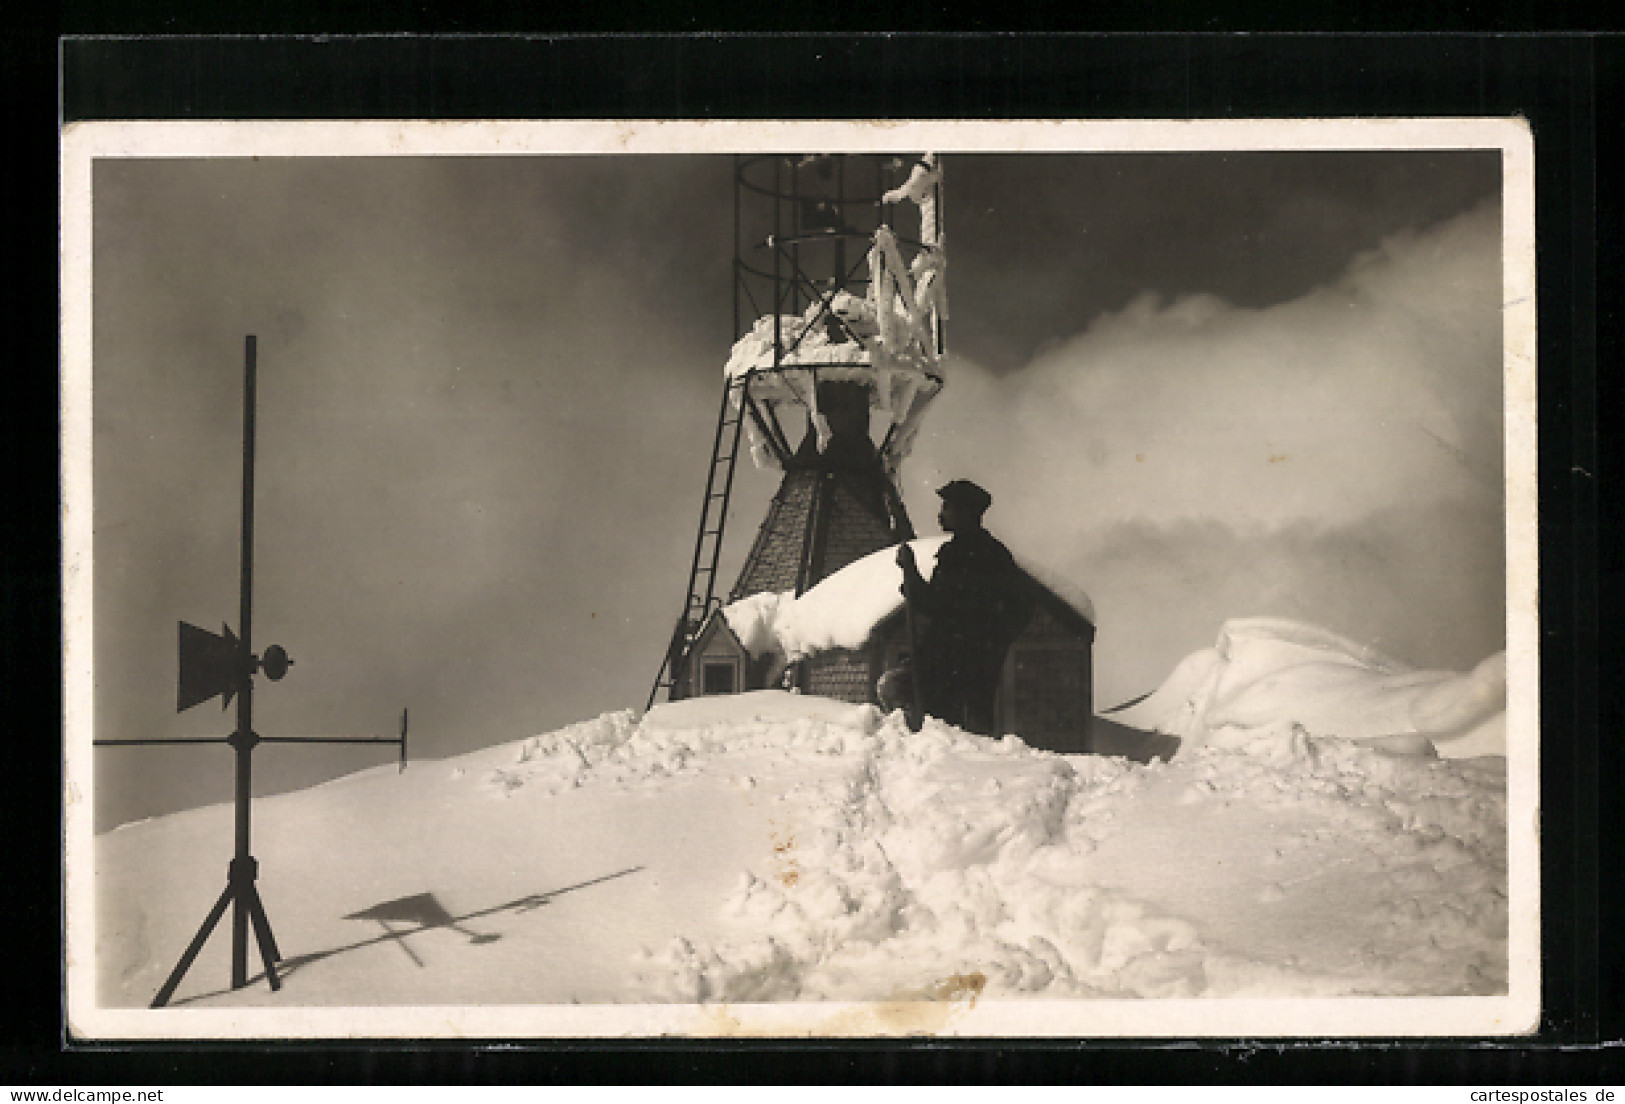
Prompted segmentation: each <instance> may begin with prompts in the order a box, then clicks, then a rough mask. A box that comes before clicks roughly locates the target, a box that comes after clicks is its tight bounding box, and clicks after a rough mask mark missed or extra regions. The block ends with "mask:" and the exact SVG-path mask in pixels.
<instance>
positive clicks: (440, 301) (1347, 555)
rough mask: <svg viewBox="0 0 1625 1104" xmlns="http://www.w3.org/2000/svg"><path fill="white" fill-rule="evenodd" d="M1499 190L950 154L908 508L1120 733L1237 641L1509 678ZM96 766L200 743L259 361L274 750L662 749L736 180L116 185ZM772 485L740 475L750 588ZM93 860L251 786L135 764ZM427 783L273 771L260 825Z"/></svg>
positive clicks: (1392, 171)
mask: <svg viewBox="0 0 1625 1104" xmlns="http://www.w3.org/2000/svg"><path fill="white" fill-rule="evenodd" d="M1498 164H1499V159H1498V154H1496V153H1494V152H1487V153H1464V152H1445V153H1434V152H1413V153H1369V152H1362V153H1346V154H1331V153H1243V154H1192V155H1170V154H1162V155H1131V154H1108V155H1099V154H1097V155H1087V156H1085V155H1078V156H1072V155H1053V154H1044V155H1003V156H948V157H945V158H944V168H945V174H946V201H945V227H946V232H947V243H948V254H949V258H950V266H949V270H948V286H949V298H950V304H951V310H952V316H951V319H950V321H949V323H948V343H949V349H950V352H951V353H952V354H953V356H954V361H953V364H952V368H951V374H950V377H949V383H948V386H947V388H946V390H945V391H944V392H943V394H942V396H941V397H940V398H939V399H938V401H937V402H936V404H935V405H934V406H933V408H932V411H931V414H930V415H929V416H928V418H927V421H926V425H925V429H924V430H923V432H922V434H921V439H920V443H919V445H918V447H917V450H916V453H915V455H914V457H913V458H912V459H911V460H910V461H909V462H908V463H907V464H906V465H905V466H904V469H903V484H904V493H905V496H906V498H907V501H908V503H909V507H910V511H911V513H912V515H913V518H914V521H915V524H916V526H917V527H918V528H919V529H920V530H921V531H922V532H930V531H933V530H934V528H935V524H934V518H935V498H934V496H933V495H932V493H931V491H932V488H933V487H935V486H937V485H939V484H940V483H941V482H942V481H944V480H946V479H948V478H952V477H955V476H967V477H969V478H972V479H975V480H977V481H978V482H980V483H982V484H983V485H984V486H986V487H988V488H989V489H990V490H991V491H992V492H993V493H994V496H995V503H994V506H993V509H992V511H991V512H990V513H989V515H988V518H987V521H988V524H989V526H990V528H992V529H994V531H995V532H997V533H998V534H999V535H1001V536H1002V537H1003V538H1004V539H1005V540H1006V541H1007V543H1009V544H1010V545H1011V547H1012V548H1013V549H1014V550H1015V551H1016V552H1017V554H1018V555H1021V556H1023V557H1024V558H1026V559H1028V560H1031V561H1033V562H1034V563H1035V564H1037V565H1039V566H1040V567H1042V568H1044V569H1045V570H1047V571H1049V572H1051V573H1054V574H1062V575H1065V576H1067V577H1068V578H1069V580H1070V581H1071V582H1072V583H1073V584H1074V585H1076V586H1079V587H1081V588H1082V589H1084V590H1086V591H1088V592H1089V593H1090V594H1091V595H1092V597H1093V599H1094V602H1095V605H1096V607H1097V611H1098V621H1099V625H1098V632H1099V635H1098V638H1097V644H1096V699H1097V702H1099V703H1100V704H1101V705H1102V706H1109V705H1113V704H1116V703H1117V702H1119V701H1121V700H1124V699H1126V698H1129V697H1132V696H1135V695H1137V694H1139V693H1143V692H1144V691H1146V690H1149V689H1151V688H1152V687H1154V686H1155V685H1156V684H1157V683H1158V682H1159V681H1160V680H1161V678H1162V677H1163V676H1164V675H1166V674H1167V673H1168V671H1169V670H1170V669H1171V667H1172V666H1173V664H1174V663H1175V662H1177V661H1178V660H1179V659H1180V658H1181V657H1183V656H1184V655H1185V654H1186V653H1188V652H1189V651H1191V650H1193V649H1195V648H1199V647H1203V646H1206V645H1208V644H1210V643H1212V641H1213V638H1214V636H1215V634H1216V632H1217V630H1218V627H1219V624H1220V623H1221V622H1222V621H1224V620H1225V619H1226V618H1230V617H1241V616H1257V615H1280V616H1291V617H1298V618H1303V619H1306V620H1311V621H1315V622H1317V623H1319V624H1322V625H1325V626H1326V627H1328V628H1331V629H1334V630H1336V631H1339V632H1343V633H1345V634H1347V635H1350V636H1352V637H1354V638H1356V639H1358V640H1361V641H1363V642H1367V643H1373V644H1376V645H1377V646H1379V647H1382V648H1385V649H1387V650H1389V651H1390V652H1392V653H1393V654H1395V655H1396V656H1397V657H1399V658H1401V659H1403V660H1406V661H1408V662H1411V663H1415V664H1418V665H1422V666H1440V667H1456V668H1460V667H1465V666H1469V665H1471V664H1473V663H1475V662H1477V661H1478V660H1479V659H1482V658H1483V657H1484V656H1486V655H1488V654H1490V653H1491V652H1494V651H1496V650H1498V649H1500V648H1501V647H1503V637H1502V624H1503V603H1502V591H1503V563H1502V556H1501V535H1500V528H1501V517H1502V515H1501V500H1502V481H1501V455H1500V430H1501V422H1500V410H1501V340H1500V332H1501V318H1500V310H1499V302H1500V288H1501V283H1500V232H1499V225H1500V223H1499V219H1500V207H1499V200H1498V196H1499V189H1500V174H1499V168H1498ZM93 188H94V200H93V203H94V208H93V209H94V234H95V239H94V259H93V263H94V284H93V293H94V325H95V330H94V387H95V406H94V420H95V458H94V479H95V531H96V544H95V611H96V619H95V633H96V636H95V663H96V687H97V703H96V704H97V713H96V718H97V726H98V727H97V735H98V736H103V737H124V738H129V737H160V736H164V737H168V736H192V735H199V736H201V735H222V734H224V733H225V732H227V731H229V729H230V727H231V724H232V720H233V715H232V714H230V713H227V714H224V715H223V714H222V713H221V710H220V708H219V706H218V705H214V704H205V705H203V706H200V707H198V708H196V709H193V710H191V711H189V712H187V713H184V714H180V715H177V714H176V713H175V675H176V672H175V623H176V621H178V620H186V621H191V622H193V623H195V624H198V625H202V626H204V627H207V628H210V629H212V630H218V628H219V626H220V624H221V622H222V621H225V622H229V623H231V624H232V626H233V627H234V628H235V627H236V620H237V570H238V564H237V552H238V507H239V503H238V495H239V490H240V464H241V453H240V447H241V444H240V434H241V402H242V357H243V338H244V335H246V334H250V333H252V334H256V335H257V336H258V339H259V365H260V366H259V395H260V402H259V426H260V434H259V457H260V460H259V481H258V526H259V528H258V541H257V545H256V603H255V641H254V643H255V646H256V650H263V648H265V647H266V646H268V645H270V644H272V643H280V644H282V645H284V646H285V647H286V648H287V649H288V651H289V652H290V653H291V654H292V655H293V657H294V659H295V664H296V665H295V667H294V668H293V670H292V671H291V672H290V674H289V675H288V677H287V679H286V680H284V681H283V682H281V683H278V684H267V683H263V682H262V683H261V687H262V689H261V690H260V692H259V693H258V694H257V695H256V710H255V722H256V723H255V727H256V729H257V730H258V731H260V732H261V734H263V735H296V734H310V735H315V734H344V733H351V734H364V733H374V734H380V735H387V734H392V733H393V731H394V727H395V725H396V719H397V717H398V715H399V712H400V709H401V708H402V706H410V707H411V710H412V729H413V736H412V740H413V750H414V753H415V754H420V755H423V756H426V757H428V756H434V757H438V756H443V755H449V754H455V753H457V752H460V751H464V750H468V749H470V748H473V747H478V746H484V745H488V744H491V743H496V742H500V741H505V740H512V739H517V738H519V737H522V736H525V735H529V734H532V733H535V732H540V731H545V730H548V729H551V728H555V727H558V726H559V725H561V724H565V723H568V722H571V721H575V720H580V719H584V718H587V717H591V716H595V715H597V714H598V713H600V712H603V711H605V710H610V709H617V708H627V707H641V705H642V704H643V701H644V699H645V697H646V696H647V693H648V688H649V685H650V683H651V682H652V680H653V678H654V675H655V672H656V668H657V667H658V664H659V661H660V658H661V654H662V650H663V648H664V646H665V643H666V641H667V639H668V637H669V634H670V631H671V624H672V621H673V619H674V618H675V616H676V614H677V612H678V610H679V608H680V606H681V603H682V598H683V594H682V591H683V587H684V583H685V581H686V572H687V567H688V558H689V555H690V552H691V550H692V544H693V540H694V529H695V524H696V522H697V519H698V512H699V505H700V498H701V493H702V489H703V484H704V478H705V467H706V462H707V459H708V455H709V449H710V444H711V435H712V431H713V428H714V422H715V417H716V405H717V400H718V396H719V389H720V386H721V381H722V377H721V366H722V364H723V362H724V361H725V360H726V359H727V355H728V349H729V345H730V343H731V341H732V338H733V332H732V308H731V299H730V287H729V272H730V268H729V266H730V259H731V252H732V204H733V196H732V174H731V163H730V161H729V160H728V159H726V158H720V157H676V156H648V157H631V156H623V157H581V158H565V157H512V158H410V159H406V158H401V159H388V158H371V159H360V158H357V159H259V160H207V161H204V160H167V161H103V162H100V163H99V164H98V165H97V167H96V170H95V175H94V181H93ZM776 485H777V479H776V475H775V474H774V473H765V472H756V471H754V470H752V469H750V468H749V467H748V465H742V466H741V469H740V472H739V478H738V484H737V494H736V498H735V508H734V510H733V513H732V515H731V517H730V522H729V526H730V528H729V531H728V541H727V545H728V547H727V552H726V555H725V569H724V574H725V578H724V579H723V580H722V582H723V584H724V585H726V583H727V582H729V581H731V578H732V574H731V573H730V572H729V571H728V566H727V565H737V563H738V561H739V559H740V558H741V557H742V556H743V553H744V548H745V546H748V544H749V541H750V538H751V537H752V536H753V535H754V532H755V529H756V526H757V524H758V523H759V521H760V519H761V516H762V512H763V509H764V506H765V503H766V500H767V498H768V497H769V496H770V495H771V494H772V492H773V490H774V489H775V488H776ZM96 756H97V758H96V780H97V824H98V827H106V826H110V825H112V824H116V823H119V822H122V821H125V820H129V819H132V818H135V817H140V816H147V815H152V814H154V813H157V812H162V811H167V810H171V809H175V808H181V807H186V806H190V805H198V804H206V803H210V802H214V801H223V800H228V799H229V798H230V796H231V755H230V752H229V751H227V750H225V749H224V748H202V749H193V748H179V749H170V748H140V749H124V748H104V749H99V750H98V751H97V752H96ZM385 759H387V753H385V754H381V753H380V752H379V751H378V750H376V749H365V748H363V749H346V748H338V749H335V748H322V747H315V748H291V747H275V746H266V747H263V748H261V749H260V750H259V751H258V752H256V755H255V770H256V778H257V780H258V782H259V785H258V787H257V788H258V789H259V790H260V791H261V792H271V791H274V790H277V789H284V788H288V787H291V786H298V785H307V784H310V783H311V782H314V781H317V780H319V779H322V778H326V777H331V776H333V775H334V774H336V773H341V772H344V771H348V770H353V769H357V768H360V767H363V766H367V765H370V764H373V763H377V762H381V761H384V760H385Z"/></svg>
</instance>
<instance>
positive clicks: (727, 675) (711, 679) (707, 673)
mask: <svg viewBox="0 0 1625 1104" xmlns="http://www.w3.org/2000/svg"><path fill="white" fill-rule="evenodd" d="M737 692H738V691H737V689H736V688H735V685H734V665H733V664H732V663H707V664H706V665H705V668H704V670H703V672H702V673H701V676H700V693H702V694H733V693H737Z"/></svg>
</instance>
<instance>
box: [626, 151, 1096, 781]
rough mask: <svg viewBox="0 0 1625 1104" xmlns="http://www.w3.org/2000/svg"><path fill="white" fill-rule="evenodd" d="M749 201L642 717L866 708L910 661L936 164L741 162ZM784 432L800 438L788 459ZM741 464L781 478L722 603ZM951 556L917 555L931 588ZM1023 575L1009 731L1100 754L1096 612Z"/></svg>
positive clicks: (932, 352) (922, 545) (940, 295)
mask: <svg viewBox="0 0 1625 1104" xmlns="http://www.w3.org/2000/svg"><path fill="white" fill-rule="evenodd" d="M734 187H735V207H734V210H735V221H734V228H735V249H734V321H735V325H734V330H735V337H736V340H735V343H734V347H733V350H732V354H731V356H730V357H729V359H728V361H727V364H726V366H725V368H724V373H723V375H724V386H723V395H722V402H721V408H720V411H719V414H718V420H717V430H716V435H715V438H714V443H713V447H712V455H711V465H710V470H709V473H708V477H707V485H706V492H705V500H704V505H703V508H702V510H701V516H700V524H699V529H698V534H697V536H696V540H695V548H694V556H693V559H692V561H691V565H690V571H689V586H688V595H687V598H686V599H685V602H684V608H683V612H682V614H681V615H680V616H679V617H678V620H677V625H676V627H675V629H674V631H673V634H672V638H671V644H670V647H669V649H668V652H667V656H666V659H665V661H664V663H663V664H662V666H661V670H660V673H659V675H658V676H657V677H656V680H655V685H654V688H653V689H652V690H651V692H650V697H649V701H650V704H652V703H653V702H654V701H655V700H656V698H657V697H658V695H659V694H660V692H661V691H662V690H664V691H666V693H667V695H668V697H669V698H670V699H671V700H676V699H680V698H688V697H699V696H702V695H708V694H733V693H740V692H743V691H746V690H755V689H766V688H774V687H778V688H784V689H793V690H797V691H799V692H802V693H807V694H817V695H821V696H824V697H830V698H836V699H839V700H842V701H850V702H854V703H862V702H873V701H875V700H876V699H875V683H876V681H877V680H878V679H879V677H880V675H881V674H882V673H883V672H884V671H886V670H888V669H890V668H892V667H895V666H897V665H898V663H899V662H901V660H902V659H903V658H904V657H905V655H906V654H907V651H908V631H907V626H906V618H905V613H904V610H903V601H902V594H901V590H900V587H901V583H902V572H901V570H900V569H899V568H898V567H897V565H896V563H895V562H894V556H895V546H896V545H897V544H898V543H899V542H900V541H905V540H907V541H913V540H915V533H914V529H913V526H912V525H911V524H910V522H909V519H908V514H907V511H906V510H905V508H904V505H903V500H902V496H901V495H900V494H899V492H898V490H897V473H898V471H899V469H900V467H901V465H902V463H903V461H904V460H905V459H906V458H907V456H908V454H909V451H910V449H911V447H912V445H913V442H914V439H915V436H916V435H917V433H918V431H919V427H920V423H921V419H922V417H923V415H924V413H925V411H926V409H927V407H928V406H929V405H930V403H931V401H932V400H933V399H934V398H935V397H936V396H937V395H938V394H939V393H940V392H941V390H942V387H943V385H944V382H945V375H944V370H945V359H946V348H945V341H944V322H945V321H946V319H947V317H948V299H947V286H946V283H945V280H944V277H945V273H946V265H947V256H946V252H945V249H944V242H943V235H942V170H941V167H940V166H939V165H938V164H937V162H936V158H935V157H934V156H933V155H930V154H927V155H925V157H923V158H921V159H918V160H914V159H907V158H901V157H892V156H881V155H869V154H862V155H858V154H839V155H807V156H802V155H791V156H785V155H773V156H760V157H742V158H740V159H739V160H738V161H737V162H736V165H735V174H734ZM787 426H789V427H804V429H802V432H801V436H800V439H799V441H797V442H795V443H794V444H792V442H791V439H790V436H789V433H788V432H787ZM742 445H743V446H744V447H745V448H747V449H748V451H749V453H750V455H751V458H752V460H753V462H754V464H755V466H756V467H758V468H759V469H776V470H778V471H780V472H782V473H783V474H782V477H781V481H780V484H779V489H778V492H777V493H776V494H775V495H774V497H773V500H772V502H771V504H770V505H769V507H768V511H767V515H766V517H765V518H764V519H763V520H762V523H761V526H760V528H759V529H758V531H757V533H756V537H755V540H754V542H753V544H752V545H751V548H750V551H749V552H748V554H747V555H746V557H745V561H744V565H743V567H742V568H741V569H740V572H739V576H738V578H737V580H736V581H735V583H734V584H733V586H732V588H731V589H730V590H729V591H728V593H727V599H726V601H724V600H723V599H722V598H721V596H720V595H719V594H718V593H717V587H716V573H717V563H718V561H719V554H720V549H721V539H722V528H723V522H724V520H725V518H726V516H727V507H728V501H729V497H730V493H731V488H732V481H733V477H734V471H735V467H736V462H737V459H738V455H739V452H740V450H741V446H742ZM944 539H945V538H932V539H928V540H925V541H918V542H917V544H916V551H917V554H918V556H919V561H920V565H921V570H922V572H929V569H930V567H931V566H932V564H933V563H934V560H935V552H936V548H937V547H940V545H941V543H942V541H943V540H944ZM1017 560H1018V564H1019V562H1020V555H1019V553H1017ZM1022 569H1023V573H1024V575H1025V577H1026V579H1027V581H1028V583H1029V584H1030V586H1031V588H1032V591H1033V596H1034V599H1035V601H1034V603H1033V611H1034V612H1033V614H1032V617H1031V618H1030V619H1029V621H1028V624H1027V625H1026V627H1025V628H1024V629H1023V630H1022V632H1021V633H1020V635H1019V636H1018V637H1017V639H1016V641H1015V643H1014V644H1013V645H1012V646H1011V648H1010V650H1009V652H1008V654H1007V655H1006V658H1005V665H1004V673H1003V677H1002V680H1001V684H1000V690H999V694H998V700H997V705H996V722H997V727H998V730H999V732H1000V733H1015V734H1017V735H1019V736H1020V737H1021V738H1022V739H1023V740H1025V741H1026V742H1027V743H1029V744H1031V745H1033V746H1035V747H1043V748H1048V749H1051V750H1056V751H1086V750H1088V732H1089V726H1090V721H1091V718H1092V717H1093V713H1094V703H1093V658H1092V653H1093V646H1094V636H1095V627H1094V619H1093V609H1092V606H1091V605H1090V603H1089V601H1088V599H1087V597H1085V596H1081V595H1076V594H1071V595H1068V596H1063V595H1062V593H1060V592H1059V591H1058V589H1056V588H1055V587H1053V586H1051V585H1046V583H1044V582H1040V581H1039V579H1038V578H1037V577H1036V576H1035V575H1034V574H1033V573H1032V571H1031V570H1029V569H1028V568H1027V567H1026V566H1025V565H1022Z"/></svg>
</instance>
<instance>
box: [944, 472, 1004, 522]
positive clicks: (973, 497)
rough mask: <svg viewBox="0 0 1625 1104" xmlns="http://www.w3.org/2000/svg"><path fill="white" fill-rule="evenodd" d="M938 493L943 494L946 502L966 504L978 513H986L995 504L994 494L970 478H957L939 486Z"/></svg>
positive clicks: (965, 505) (966, 506)
mask: <svg viewBox="0 0 1625 1104" xmlns="http://www.w3.org/2000/svg"><path fill="white" fill-rule="evenodd" d="M937 494H939V495H941V496H942V501H944V502H951V503H953V504H954V505H955V506H964V507H965V508H967V509H969V510H972V511H974V512H975V513H978V514H980V513H984V512H985V511H986V510H987V508H988V507H989V506H991V505H993V496H992V495H990V494H988V493H987V492H986V491H984V490H982V488H980V487H978V486H977V485H976V484H974V483H972V482H971V481H970V480H968V479H956V480H954V481H953V482H952V483H949V484H947V485H946V486H942V487H938V488H937Z"/></svg>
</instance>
